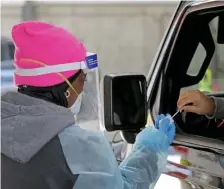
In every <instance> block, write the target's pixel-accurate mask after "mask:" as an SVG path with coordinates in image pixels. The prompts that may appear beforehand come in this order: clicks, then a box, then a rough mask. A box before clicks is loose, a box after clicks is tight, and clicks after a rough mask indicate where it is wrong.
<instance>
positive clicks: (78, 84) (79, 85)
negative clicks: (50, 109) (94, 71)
mask: <svg viewBox="0 0 224 189" xmlns="http://www.w3.org/2000/svg"><path fill="white" fill-rule="evenodd" d="M85 78H86V74H84V73H83V72H81V73H80V74H79V76H78V77H77V78H76V79H75V80H74V81H73V82H72V83H71V84H72V86H73V88H74V89H75V91H76V92H77V93H78V94H80V93H81V92H82V91H83V87H84V82H85ZM67 91H68V92H69V93H70V96H69V97H68V98H67V101H68V108H70V107H71V106H72V105H73V104H74V103H75V101H76V99H77V97H78V96H77V93H76V92H75V91H74V90H73V89H71V87H69V88H68V90H67Z"/></svg>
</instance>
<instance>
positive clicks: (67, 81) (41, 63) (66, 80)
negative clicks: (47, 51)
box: [20, 58, 79, 98]
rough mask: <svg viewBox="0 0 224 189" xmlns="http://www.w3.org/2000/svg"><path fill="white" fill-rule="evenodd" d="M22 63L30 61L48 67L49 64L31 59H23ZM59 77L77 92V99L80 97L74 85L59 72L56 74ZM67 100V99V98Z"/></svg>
mask: <svg viewBox="0 0 224 189" xmlns="http://www.w3.org/2000/svg"><path fill="white" fill-rule="evenodd" d="M20 60H21V61H30V62H34V63H37V64H39V65H41V66H48V65H47V64H45V63H43V62H40V61H38V60H33V59H30V58H21V59H20ZM56 74H57V75H59V76H60V77H61V78H62V79H64V80H65V82H66V83H67V84H68V86H69V87H70V88H71V89H72V90H73V91H74V92H75V94H76V95H77V97H78V96H79V94H78V93H77V92H76V90H75V89H74V87H73V86H72V84H71V83H70V81H69V80H68V79H67V78H66V77H65V76H64V75H63V74H62V73H60V72H57V73H56ZM67 92H69V91H66V93H67ZM69 96H70V92H69ZM66 98H67V97H66Z"/></svg>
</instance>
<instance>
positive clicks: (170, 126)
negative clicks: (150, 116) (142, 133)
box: [155, 114, 176, 144]
mask: <svg viewBox="0 0 224 189" xmlns="http://www.w3.org/2000/svg"><path fill="white" fill-rule="evenodd" d="M169 117H170V119H172V118H171V116H170V115H169V114H167V115H166V116H165V115H163V114H161V115H158V116H157V118H156V122H155V127H156V128H157V129H158V130H159V131H161V132H163V133H165V134H166V135H167V136H168V140H169V143H170V144H171V143H172V142H173V139H174V137H175V131H176V127H175V124H174V121H173V120H170V119H169Z"/></svg>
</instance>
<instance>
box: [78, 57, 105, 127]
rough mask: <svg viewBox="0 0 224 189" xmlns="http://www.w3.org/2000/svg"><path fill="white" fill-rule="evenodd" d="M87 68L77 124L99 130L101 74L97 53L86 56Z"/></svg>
mask: <svg viewBox="0 0 224 189" xmlns="http://www.w3.org/2000/svg"><path fill="white" fill-rule="evenodd" d="M86 64H87V68H86V69H83V71H84V73H85V74H86V81H85V83H84V89H83V95H82V102H81V107H80V111H79V113H78V114H77V115H76V116H75V119H76V124H77V125H78V126H80V127H82V128H83V129H86V130H93V131H99V130H102V129H101V127H102V126H101V124H102V122H101V110H102V106H101V100H100V76H99V69H98V63H97V55H96V54H92V53H89V54H87V57H86Z"/></svg>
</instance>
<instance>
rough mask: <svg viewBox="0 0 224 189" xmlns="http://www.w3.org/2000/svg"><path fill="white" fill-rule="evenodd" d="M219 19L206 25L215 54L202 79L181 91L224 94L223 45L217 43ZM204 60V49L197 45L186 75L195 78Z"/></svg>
mask: <svg viewBox="0 0 224 189" xmlns="http://www.w3.org/2000/svg"><path fill="white" fill-rule="evenodd" d="M218 19H219V17H218V16H217V17H215V18H213V19H212V20H211V21H210V22H209V23H208V24H209V28H210V30H211V33H212V38H213V41H214V43H215V52H214V54H213V57H212V59H211V61H210V64H209V67H208V68H207V70H206V72H205V75H204V77H203V79H201V80H200V82H199V83H197V84H195V85H192V86H189V87H185V88H183V89H182V90H189V89H198V90H200V91H202V92H207V93H212V94H214V93H217V92H219V93H220V92H223V93H224V44H219V43H217V36H218V21H219V20H218ZM205 58H206V49H205V48H204V47H203V45H202V44H201V43H199V45H198V47H197V49H196V51H195V53H194V56H193V58H192V60H191V63H190V65H189V67H188V70H187V74H188V75H192V76H195V75H197V74H198V73H199V71H200V68H201V67H202V64H203V62H204V60H205Z"/></svg>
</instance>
